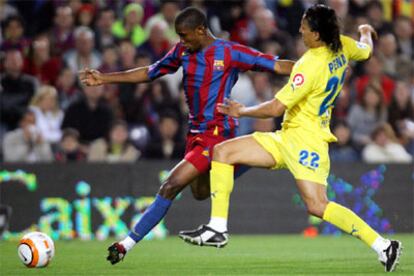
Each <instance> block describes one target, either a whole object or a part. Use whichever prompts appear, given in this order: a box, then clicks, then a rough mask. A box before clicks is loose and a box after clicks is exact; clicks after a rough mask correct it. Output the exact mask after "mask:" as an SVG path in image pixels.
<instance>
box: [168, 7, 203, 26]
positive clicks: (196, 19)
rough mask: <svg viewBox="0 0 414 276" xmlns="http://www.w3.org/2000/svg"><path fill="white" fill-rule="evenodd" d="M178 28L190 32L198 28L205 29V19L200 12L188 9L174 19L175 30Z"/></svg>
mask: <svg viewBox="0 0 414 276" xmlns="http://www.w3.org/2000/svg"><path fill="white" fill-rule="evenodd" d="M178 26H180V27H185V28H189V29H192V30H194V29H196V28H197V27H200V26H202V27H205V28H207V17H206V15H205V14H204V13H203V12H202V11H201V10H199V9H197V8H193V7H188V8H186V9H184V10H183V11H182V12H180V13H179V14H178V15H177V17H176V18H175V28H176V29H177V27H178Z"/></svg>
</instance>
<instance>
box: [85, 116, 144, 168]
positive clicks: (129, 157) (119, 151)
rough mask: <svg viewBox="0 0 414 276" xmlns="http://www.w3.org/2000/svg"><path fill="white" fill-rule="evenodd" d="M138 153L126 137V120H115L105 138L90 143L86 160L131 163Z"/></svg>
mask: <svg viewBox="0 0 414 276" xmlns="http://www.w3.org/2000/svg"><path fill="white" fill-rule="evenodd" d="M140 154H141V153H140V152H139V151H138V150H137V149H136V148H135V147H134V146H133V145H132V143H131V142H130V141H129V139H128V126H127V124H126V122H124V121H115V122H114V123H112V126H111V129H110V131H109V135H108V136H107V138H106V139H105V138H101V139H98V140H96V141H94V142H93V143H92V144H91V146H90V149H89V155H88V161H99V162H131V163H132V162H135V161H136V160H137V159H138V158H139V156H140Z"/></svg>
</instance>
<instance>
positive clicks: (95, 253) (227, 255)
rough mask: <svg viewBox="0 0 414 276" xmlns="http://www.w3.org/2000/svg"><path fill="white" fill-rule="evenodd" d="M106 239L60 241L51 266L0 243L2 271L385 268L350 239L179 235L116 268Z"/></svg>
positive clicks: (142, 248) (413, 268)
mask: <svg viewBox="0 0 414 276" xmlns="http://www.w3.org/2000/svg"><path fill="white" fill-rule="evenodd" d="M395 238H398V239H400V240H401V241H402V242H403V246H404V250H403V255H402V259H401V264H400V266H399V267H398V269H397V273H395V274H405V275H414V235H412V234H411V235H396V236H395ZM109 243H110V241H107V242H98V241H93V242H82V241H66V242H65V241H60V242H57V243H56V256H55V258H54V259H53V261H52V262H51V264H50V265H49V266H48V267H47V268H43V269H29V268H26V267H25V266H23V265H22V264H21V263H20V260H19V259H18V257H17V252H16V243H15V242H0V275H339V274H348V275H378V274H380V273H383V267H382V266H381V265H380V264H379V262H377V260H376V255H375V253H373V251H371V250H370V249H369V248H368V247H366V246H365V245H364V244H363V243H362V242H360V241H358V240H356V239H354V238H352V237H349V236H341V237H318V238H314V239H309V238H303V237H302V236H298V235H272V236H236V235H234V236H231V240H230V243H229V245H228V246H227V247H226V248H223V249H216V248H207V247H196V246H191V245H187V244H185V243H183V242H182V241H181V240H180V239H179V238H177V237H170V238H168V239H167V240H163V241H145V242H142V243H141V244H140V245H139V246H137V247H136V248H134V250H133V251H132V252H130V253H128V255H127V256H126V258H125V261H124V262H122V263H120V264H118V265H115V266H112V265H110V264H109V263H108V262H107V261H106V260H105V257H106V247H107V246H108V244H109Z"/></svg>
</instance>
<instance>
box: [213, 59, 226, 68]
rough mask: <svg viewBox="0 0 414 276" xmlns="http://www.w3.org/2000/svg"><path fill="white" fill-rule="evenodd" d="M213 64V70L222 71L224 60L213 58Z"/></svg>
mask: <svg viewBox="0 0 414 276" xmlns="http://www.w3.org/2000/svg"><path fill="white" fill-rule="evenodd" d="M213 66H214V70H217V71H223V70H224V60H219V59H215V60H214V65H213Z"/></svg>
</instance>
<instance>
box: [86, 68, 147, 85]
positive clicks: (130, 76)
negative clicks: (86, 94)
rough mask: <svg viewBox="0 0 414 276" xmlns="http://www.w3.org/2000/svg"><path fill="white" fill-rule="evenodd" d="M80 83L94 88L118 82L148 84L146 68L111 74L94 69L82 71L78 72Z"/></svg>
mask: <svg viewBox="0 0 414 276" xmlns="http://www.w3.org/2000/svg"><path fill="white" fill-rule="evenodd" d="M79 79H80V81H81V82H82V83H83V84H84V85H87V86H96V85H102V84H108V83H119V82H133V83H140V82H148V81H150V78H149V77H148V67H139V68H135V69H131V70H127V71H121V72H113V73H106V74H104V73H101V72H99V71H98V70H94V69H87V68H85V69H83V70H81V71H79Z"/></svg>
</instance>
